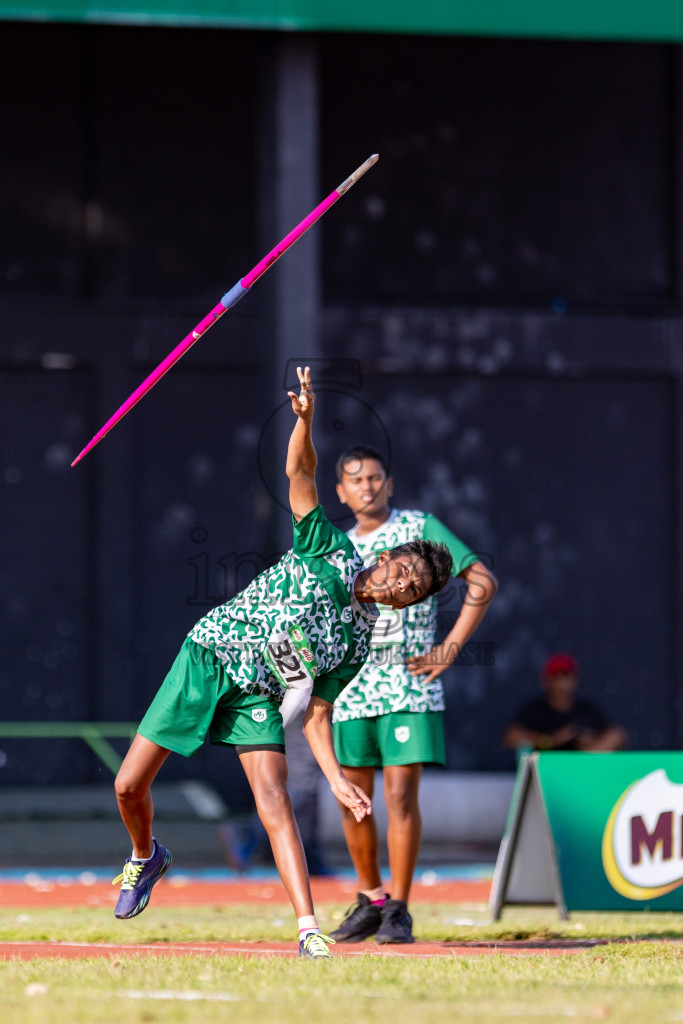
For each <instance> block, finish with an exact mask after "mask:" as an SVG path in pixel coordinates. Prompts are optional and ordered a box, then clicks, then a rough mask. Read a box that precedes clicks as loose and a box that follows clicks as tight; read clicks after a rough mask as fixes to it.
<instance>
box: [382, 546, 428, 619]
mask: <svg viewBox="0 0 683 1024" xmlns="http://www.w3.org/2000/svg"><path fill="white" fill-rule="evenodd" d="M431 585H432V573H431V569H430V568H429V565H428V563H427V562H425V560H424V558H421V557H420V556H419V555H415V554H410V553H407V554H400V555H394V556H393V557H392V556H390V554H389V552H388V551H382V553H381V554H380V555H379V557H378V559H377V563H376V564H375V565H374V566H373V567H372V568H371V570H370V575H369V576H368V579H367V582H366V587H367V589H368V592H369V593H370V595H371V598H372V600H373V601H374V602H375V603H376V604H387V605H389V606H390V607H391V608H406V607H407V606H408V605H409V604H413V602H414V601H419V600H420V598H422V597H424V596H425V594H427V593H428V592H429V588H430V587H431Z"/></svg>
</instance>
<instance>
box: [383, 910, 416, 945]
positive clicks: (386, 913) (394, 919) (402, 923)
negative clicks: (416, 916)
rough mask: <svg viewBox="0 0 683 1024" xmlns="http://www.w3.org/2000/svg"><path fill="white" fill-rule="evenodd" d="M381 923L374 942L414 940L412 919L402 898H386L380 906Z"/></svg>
mask: <svg viewBox="0 0 683 1024" xmlns="http://www.w3.org/2000/svg"><path fill="white" fill-rule="evenodd" d="M380 917H381V919H382V920H381V924H380V926H379V928H378V930H377V934H376V936H375V942H379V943H384V942H387V943H388V942H415V939H414V938H413V919H412V917H411V916H410V914H409V913H408V908H407V907H406V905H405V903H404V902H403V900H387V901H386V903H385V904H384V906H382V907H380Z"/></svg>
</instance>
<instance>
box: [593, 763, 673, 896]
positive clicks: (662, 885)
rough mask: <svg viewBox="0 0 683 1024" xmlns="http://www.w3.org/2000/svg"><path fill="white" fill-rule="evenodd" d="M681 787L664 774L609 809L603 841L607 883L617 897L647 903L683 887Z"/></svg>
mask: <svg viewBox="0 0 683 1024" xmlns="http://www.w3.org/2000/svg"><path fill="white" fill-rule="evenodd" d="M682 823H683V783H675V782H671V780H670V779H669V778H668V776H667V774H666V772H665V771H664V769H663V768H658V769H657V770H656V771H654V772H650V774H649V775H645V776H644V778H642V779H638V781H637V782H634V783H633V784H632V785H631V786H629V788H628V789H627V790H626V791H625V792H624V793H623V794H622V795H621V797H620V798H619V800H618V801H617V803H616V804H615V805H614V807H613V809H612V813H611V814H610V816H609V819H608V821H607V825H606V826H605V832H604V834H603V837H602V863H603V867H604V869H605V874H606V876H607V879H608V881H609V883H610V885H611V886H612V888H613V889H615V890H616V891H617V892H618V893H619V894H620V895H621V896H626V897H627V898H628V899H631V900H651V899H653V898H655V897H657V896H663V895H664V894H665V893H667V892H671V891H672V889H676V888H678V886H679V885H683V824H682Z"/></svg>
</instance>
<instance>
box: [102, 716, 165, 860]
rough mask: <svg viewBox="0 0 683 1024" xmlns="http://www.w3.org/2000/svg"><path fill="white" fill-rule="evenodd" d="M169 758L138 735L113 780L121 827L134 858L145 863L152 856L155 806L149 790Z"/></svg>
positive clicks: (157, 746) (163, 748)
mask: <svg viewBox="0 0 683 1024" xmlns="http://www.w3.org/2000/svg"><path fill="white" fill-rule="evenodd" d="M169 754H170V750H166V748H165V747H160V746H159V745H158V744H157V743H152V741H151V740H148V739H145V737H144V736H141V735H140V733H138V734H137V735H136V737H135V739H134V740H133V742H132V743H131V746H130V749H129V751H128V753H127V754H126V756H125V758H124V761H123V764H122V765H121V767H120V769H119V772H118V775H117V776H116V782H115V783H114V785H115V789H116V800H117V802H118V805H119V811H120V813H121V817H122V818H123V824H124V825H125V826H126V828H127V829H128V832H129V833H130V838H131V841H132V843H133V856H134V857H140V858H143V859H144V858H146V857H151V856H152V854H153V853H154V846H153V843H152V821H153V820H154V804H153V802H152V794H151V792H150V788H151V785H152V783H153V782H154V779H155V778H156V775H157V772H158V771H159V769H160V768H161V766H162V764H163V763H164V761H165V760H166V758H167V757H168V755H169Z"/></svg>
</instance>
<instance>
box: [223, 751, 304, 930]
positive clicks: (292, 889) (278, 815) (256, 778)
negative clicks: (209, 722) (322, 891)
mask: <svg viewBox="0 0 683 1024" xmlns="http://www.w3.org/2000/svg"><path fill="white" fill-rule="evenodd" d="M240 761H241V762H242V767H243V768H244V771H245V773H246V776H247V779H248V780H249V785H250V786H251V791H252V793H253V794H254V800H255V802H256V810H257V811H258V815H259V818H260V819H261V821H262V823H263V827H264V828H265V830H266V832H267V833H268V838H269V840H270V845H271V847H272V850H273V857H274V858H275V865H276V867H277V869H278V872H279V875H280V878H281V879H282V883H283V885H284V887H285V889H286V890H287V893H288V895H289V898H290V900H291V903H292V906H293V908H294V913H295V914H296V916H297V918H301V917H307V916H310V915H312V914H314V913H315V911H314V909H313V897H312V896H311V885H310V882H309V878H308V867H307V865H306V856H305V854H304V848H303V844H302V842H301V836H300V835H299V826H298V825H297V823H296V818H295V817H294V811H293V810H292V802H291V800H290V798H289V793H288V792H287V759H286V757H285V755H284V754H280V753H278V752H277V751H274V750H250V751H248V752H246V753H243V754H240Z"/></svg>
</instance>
